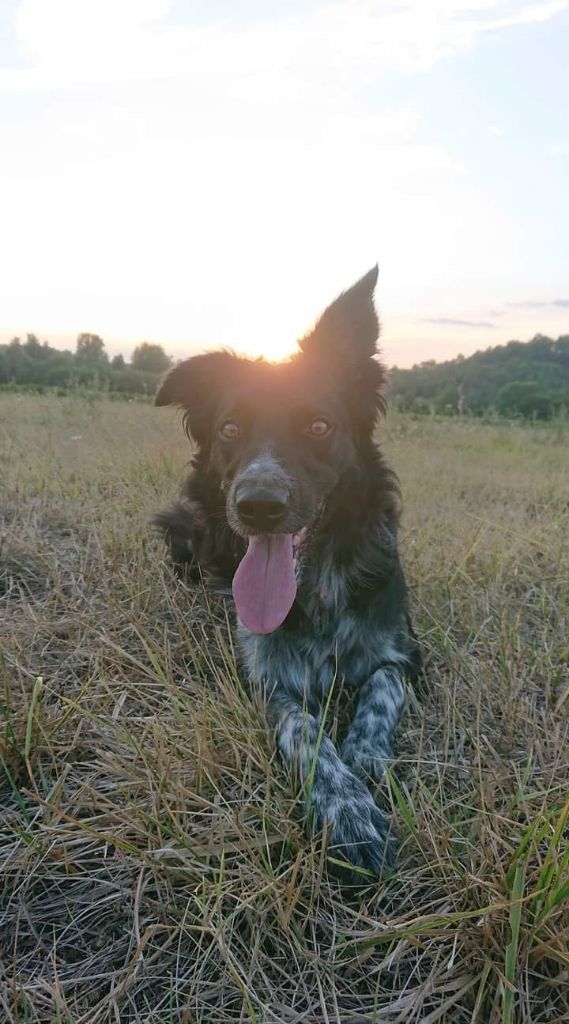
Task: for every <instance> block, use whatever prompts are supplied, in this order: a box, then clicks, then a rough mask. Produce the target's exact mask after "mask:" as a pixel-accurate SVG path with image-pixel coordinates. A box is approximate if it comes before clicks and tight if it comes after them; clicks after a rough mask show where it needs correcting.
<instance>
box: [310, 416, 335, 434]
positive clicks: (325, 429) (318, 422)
mask: <svg viewBox="0 0 569 1024" xmlns="http://www.w3.org/2000/svg"><path fill="white" fill-rule="evenodd" d="M331 429H332V427H331V425H330V423H328V420H325V419H323V418H322V416H317V417H316V419H315V420H312V423H311V424H310V426H309V427H308V429H307V431H306V433H307V434H310V436H311V437H326V434H329V433H330V431H331Z"/></svg>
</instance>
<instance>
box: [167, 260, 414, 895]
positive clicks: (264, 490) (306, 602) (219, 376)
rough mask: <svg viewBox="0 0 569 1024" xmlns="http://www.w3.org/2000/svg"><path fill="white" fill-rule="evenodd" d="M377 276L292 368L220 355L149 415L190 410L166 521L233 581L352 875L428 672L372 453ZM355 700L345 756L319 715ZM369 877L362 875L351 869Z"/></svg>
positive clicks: (371, 839) (210, 575)
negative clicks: (409, 697)
mask: <svg viewBox="0 0 569 1024" xmlns="http://www.w3.org/2000/svg"><path fill="white" fill-rule="evenodd" d="M376 281H377V267H375V268H374V269H372V270H371V271H370V272H369V273H368V274H366V275H365V277H363V278H362V279H361V280H360V281H358V282H357V284H355V285H354V286H353V287H352V288H350V289H349V290H348V291H346V292H344V293H343V294H341V295H340V296H339V297H338V298H337V299H336V300H335V301H334V302H333V303H332V305H330V306H329V307H328V308H327V309H326V310H325V312H324V313H323V315H322V316H321V317H320V319H319V320H318V322H317V323H316V326H315V327H314V328H313V330H311V331H310V332H309V333H308V334H307V335H306V336H305V337H304V338H303V339H302V340H301V341H300V342H299V346H300V351H299V353H298V354H297V355H295V356H294V357H293V358H291V359H290V360H289V361H288V362H284V363H279V364H272V363H268V362H265V361H264V360H252V359H244V358H239V357H237V356H235V355H233V354H232V353H230V352H226V351H216V352H211V353H208V354H205V355H198V356H194V357H193V358H191V359H187V360H186V361H184V362H182V363H179V364H178V365H177V366H175V367H174V368H173V369H172V370H170V372H169V373H168V374H167V375H166V377H165V379H164V380H163V382H162V384H161V386H160V388H159V391H158V394H157V396H156V404H157V405H177V406H181V407H182V408H183V409H184V410H185V415H184V424H185V428H186V431H187V433H188V434H189V435H190V436H191V437H192V438H193V439H194V441H195V442H196V445H197V451H196V454H195V456H194V459H193V463H192V465H193V471H192V473H191V475H190V477H189V479H188V480H187V482H186V484H185V488H184V491H183V495H182V497H181V499H180V501H179V502H178V503H177V504H176V505H175V506H174V508H172V509H170V510H167V511H165V512H163V513H161V514H159V515H158V516H157V518H156V522H157V524H158V525H159V527H160V528H161V529H162V530H163V532H164V535H165V538H166V540H167V542H168V544H169V547H170V552H171V555H172V558H173V560H174V561H175V562H176V563H189V564H190V567H191V568H193V570H194V571H195V572H196V573H197V574H198V575H202V576H205V577H206V578H207V579H209V580H210V581H212V582H213V583H214V584H217V585H221V586H223V585H225V586H226V587H227V586H228V585H230V584H232V589H233V597H234V601H235V607H236V611H237V616H238V619H239V639H240V648H241V653H242V657H243V661H244V664H245V668H246V671H247V673H248V674H249V676H250V677H251V678H252V679H254V680H255V681H256V683H257V684H260V685H261V687H262V690H263V693H264V697H265V700H266V707H267V718H268V721H269V723H270V724H271V725H272V726H273V727H274V728H275V731H276V735H277V740H278V745H279V748H280V751H281V753H282V755H283V756H284V758H286V760H287V761H288V762H291V763H292V764H293V765H294V766H295V768H296V770H297V772H298V775H299V779H300V783H301V786H302V795H303V799H304V802H305V806H306V808H307V810H308V811H309V815H310V817H311V819H312V823H313V826H314V827H316V828H323V827H325V826H326V827H327V828H328V830H329V832H328V840H329V849H328V852H329V856H330V857H331V858H332V861H333V862H335V863H336V864H338V863H341V862H344V863H345V862H349V863H350V865H352V868H355V869H356V873H358V874H360V875H361V874H364V875H365V874H367V872H371V873H373V874H374V875H377V874H379V873H380V872H381V871H382V869H383V868H384V866H386V865H388V864H390V863H391V861H392V859H393V846H394V841H393V838H392V837H391V834H390V825H389V820H388V818H386V816H385V815H384V814H383V813H382V812H381V811H380V810H379V808H378V807H377V806H376V804H375V802H374V799H373V797H372V795H371V792H370V790H369V789H368V786H367V785H366V783H367V782H369V781H370V780H371V782H374V781H377V780H380V779H381V777H382V775H383V772H384V769H385V765H386V763H387V762H388V761H389V759H390V758H391V757H392V736H393V731H394V729H395V726H396V724H397V720H398V718H399V716H400V714H401V710H402V707H403V703H404V695H405V677H406V676H408V677H410V676H411V677H412V676H414V675H415V674H416V673H417V671H418V670H419V662H420V659H419V652H418V647H417V643H416V640H415V637H414V634H413V630H412V627H411V623H410V619H409V613H408V609H407V597H406V587H405V580H404V577H403V572H402V570H401V565H400V561H399V555H398V551H397V525H398V518H399V491H398V485H397V479H396V477H395V476H394V474H393V473H392V472H391V470H390V469H388V468H387V466H386V464H385V462H384V459H383V456H382V454H381V452H380V450H379V449H378V447H377V445H376V443H375V441H374V429H375V426H376V421H377V419H378V415H379V414H380V413H384V411H385V401H384V397H383V395H384V385H385V370H384V368H383V366H382V365H381V363H380V362H378V361H377V359H375V358H374V356H375V355H376V341H377V337H378V334H379V324H378V319H377V315H376V312H375V307H374V302H373V292H374V288H375V284H376ZM337 680H341V681H345V683H346V685H347V686H349V687H353V688H354V689H355V691H356V700H357V704H356V710H355V714H354V717H353V720H352V722H351V724H350V726H349V728H348V730H347V734H346V736H345V738H344V740H343V743H342V745H341V748H340V751H338V750H337V749H336V748H335V746H334V744H333V743H332V741H331V740H330V738H329V736H328V735H327V733H326V731H325V729H324V724H325V723H323V721H322V714H323V707H324V705H325V704H326V701H327V698H328V696H329V695H330V691H331V688H332V686H333V685H334V683H335V682H336V681H337ZM358 869H359V870H358Z"/></svg>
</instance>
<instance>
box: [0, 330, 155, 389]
mask: <svg viewBox="0 0 569 1024" xmlns="http://www.w3.org/2000/svg"><path fill="white" fill-rule="evenodd" d="M171 363H172V360H171V359H170V357H169V356H167V355H166V353H165V351H164V349H163V348H162V346H161V345H156V344H152V343H150V342H147V341H143V342H142V343H141V344H140V345H137V346H136V348H135V350H134V352H133V353H132V357H131V360H130V362H129V363H127V362H126V361H125V359H124V356H122V355H117V356H114V357H113V358H112V359H109V356H108V354H107V352H106V350H105V343H104V341H103V339H102V338H100V337H99V335H98V334H80V335H79V336H78V338H77V342H76V346H75V351H74V352H70V351H68V350H65V351H62V350H61V349H58V348H53V346H51V345H50V344H49V343H48V342H47V341H44V342H40V341H39V339H38V338H37V337H36V335H35V334H27V335H26V339H25V341H22V340H21V338H13V339H12V341H10V342H9V344H7V345H0V385H4V387H6V386H17V387H18V386H19V387H23V388H29V389H33V390H42V389H44V388H58V389H60V390H62V391H70V390H73V389H75V388H78V387H82V388H93V389H96V390H101V391H102V390H105V391H110V392H118V393H122V394H126V395H151V394H153V393H154V391H155V389H156V385H157V383H158V381H159V379H160V377H161V375H162V374H163V373H164V372H165V370H167V369H168V367H169V366H170V365H171Z"/></svg>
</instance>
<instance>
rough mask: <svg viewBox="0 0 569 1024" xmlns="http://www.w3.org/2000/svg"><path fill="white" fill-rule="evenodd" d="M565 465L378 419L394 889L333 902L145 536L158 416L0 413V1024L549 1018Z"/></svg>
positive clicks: (174, 447)
mask: <svg viewBox="0 0 569 1024" xmlns="http://www.w3.org/2000/svg"><path fill="white" fill-rule="evenodd" d="M568 443H569V435H568V434H567V433H566V432H564V430H563V429H562V428H561V427H557V428H552V427H544V428H539V429H538V428H535V429H533V428H522V427H513V426H507V425H500V426H485V425H482V424H473V423H463V424H460V423H435V422H431V421H413V420H408V419H401V418H399V419H397V418H394V419H393V420H392V421H391V425H390V426H389V428H388V435H387V441H386V444H387V448H388V451H389V453H390V455H391V457H392V461H393V462H394V464H395V465H396V467H397V469H398V470H399V472H400V475H401V478H402V482H403V486H404V493H405V497H406V509H407V511H406V517H405V524H404V526H405V529H404V537H403V544H404V556H405V562H406V566H407V571H408V575H409V578H410V580H411V581H412V582H413V584H414V594H413V602H414V607H415V615H416V620H417V624H418V627H419V632H420V635H421V639H422V642H423V645H424V648H425V650H426V651H427V653H428V661H429V668H428V688H427V690H426V692H425V693H421V694H419V695H418V696H416V697H412V698H411V701H410V707H409V710H408V712H407V715H406V718H405V722H404V727H403V729H402V730H401V732H400V738H399V754H400V757H399V760H398V762H397V764H396V766H395V771H394V773H393V778H392V781H391V785H390V791H389V793H390V797H391V800H392V803H393V807H394V815H395V817H396V819H397V821H398V827H399V832H400V835H401V838H402V846H401V854H400V862H399V869H398V871H397V873H396V874H395V876H394V877H393V878H391V879H389V880H388V881H386V882H384V883H382V884H380V885H376V886H372V887H370V888H369V889H368V890H366V891H364V892H363V893H360V895H359V896H358V897H355V896H352V897H351V898H348V897H347V896H346V895H345V894H342V892H341V891H340V889H339V888H337V887H336V885H335V884H334V883H333V882H329V881H327V880H326V877H325V875H324V873H323V871H322V851H321V847H320V844H319V842H318V841H317V840H316V841H314V842H310V841H309V840H307V839H306V837H305V836H304V834H303V832H302V827H301V822H300V820H299V815H298V808H297V806H296V804H295V801H294V799H293V797H292V795H291V791H290V788H289V781H288V779H287V777H286V774H285V771H284V769H283V767H282V766H281V764H280V763H279V761H278V759H277V758H276V757H275V755H274V752H273V748H272V745H271V741H270V738H269V737H268V735H267V734H266V732H265V729H264V727H263V721H262V714H261V711H260V709H259V708H257V707H255V705H254V703H253V702H251V701H250V700H249V698H248V697H247V695H246V694H245V693H244V691H243V689H242V686H241V683H240V681H239V677H238V675H237V672H236V669H235V663H234V655H233V649H232V646H231V640H230V638H229V635H228V632H227V629H226V621H225V613H224V610H223V608H222V607H221V606H220V605H219V603H214V602H213V601H212V600H211V599H210V600H209V601H208V599H207V598H206V597H204V595H203V594H202V593H201V592H199V591H196V590H190V589H188V588H187V586H185V585H184V584H183V583H181V582H176V581H175V580H174V579H173V576H172V574H171V572H170V569H169V567H168V566H167V565H166V564H165V562H164V559H163V553H162V550H161V547H160V545H159V543H158V542H157V540H156V539H155V538H154V537H153V536H152V535H151V533H150V532H149V530H148V528H147V525H146V523H147V517H148V515H149V514H150V513H151V512H152V511H153V510H154V509H155V508H156V507H157V506H160V505H161V504H162V503H163V502H164V501H165V500H167V499H169V498H170V496H171V495H173V494H174V492H175V491H176V489H177V486H178V483H179V481H180V477H181V473H182V470H183V466H184V462H185V459H186V457H187V451H186V449H185V446H184V442H183V439H182V437H181V432H179V431H178V430H177V429H176V425H175V422H174V418H173V417H172V416H170V415H169V414H168V413H165V412H163V411H155V410H153V409H152V408H151V407H149V406H146V405H142V404H132V405H128V404H122V403H108V402H105V401H102V400H101V401H94V402H92V403H90V404H89V403H83V402H81V401H79V400H78V399H71V398H69V399H56V398H51V397H50V398H48V397H43V398H33V397H27V396H26V397H21V396H11V395H6V396H3V397H1V398H0V485H1V494H2V508H1V515H2V522H1V523H0V527H1V540H2V549H1V559H0V569H1V572H0V585H1V587H2V591H0V593H1V595H2V622H1V624H0V632H1V634H2V662H1V669H0V670H1V673H2V677H3V693H4V696H3V698H2V700H3V704H4V707H3V714H4V723H3V726H2V731H1V736H0V753H1V755H2V761H3V765H4V781H3V784H2V813H3V828H2V839H1V842H2V849H1V868H2V876H3V879H2V889H1V913H2V943H3V951H2V952H3V955H2V959H1V966H0V1007H1V1009H0V1019H2V1020H3V1021H6V1022H7V1024H15V1022H34V1024H35V1022H40V1021H41V1022H47V1021H50V1022H51V1021H58V1022H62V1024H66V1022H74V1024H79V1022H83V1024H102V1022H107V1021H108V1022H119V1021H120V1022H128V1021H133V1022H134V1021H136V1022H147V1024H160V1022H164V1024H166V1022H173V1021H175V1022H180V1024H183V1022H185V1024H190V1022H208V1021H210V1022H215V1024H224V1022H227V1021H248V1022H249V1021H250V1022H256V1024H272V1022H275V1024H276V1022H279V1024H280V1022H290V1024H293V1022H299V1024H300V1022H303V1024H316V1022H318V1024H320V1022H322V1024H334V1022H336V1024H337V1022H341V1024H357V1022H359V1024H363V1022H370V1024H371V1022H374V1021H375V1022H382V1021H387V1022H389V1024H396V1022H402V1021H405V1022H422V1024H435V1022H438V1021H441V1022H444V1021H450V1022H453V1024H469V1022H476V1021H478V1022H483V1024H492V1022H494V1021H495V1022H502V1024H514V1022H516V1024H521V1022H530V1021H531V1022H532V1024H541V1022H543V1024H545V1022H549V1024H551V1022H554V1021H562V1020H563V1021H566V1020H568V1019H569V1018H568V1014H569V984H568V978H569V956H568V954H567V936H568V927H569V915H568V912H567V898H568V856H569V855H568V852H567V845H566V839H567V813H568V804H567V789H568V787H567V778H568V774H567V717H566V712H567V710H568V709H569V699H568V690H567V662H568V658H569V651H568V648H567V643H568V639H567V637H568V629H567V625H568V622H567V619H568V608H569V594H568V591H569V587H568V586H567V583H568V576H569V572H568V569H569V566H568V559H569V551H568V545H567V538H568V525H569V491H568V484H567V448H568Z"/></svg>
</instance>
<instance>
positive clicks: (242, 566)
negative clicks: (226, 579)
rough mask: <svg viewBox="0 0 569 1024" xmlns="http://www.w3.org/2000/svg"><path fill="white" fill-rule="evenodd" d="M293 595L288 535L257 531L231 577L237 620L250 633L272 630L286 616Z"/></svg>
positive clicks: (294, 593)
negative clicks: (259, 532) (239, 620)
mask: <svg viewBox="0 0 569 1024" xmlns="http://www.w3.org/2000/svg"><path fill="white" fill-rule="evenodd" d="M295 595H296V578H295V575H294V563H293V551H292V534H291V533H276V534H267V533H265V534H258V535H257V536H256V537H250V538H249V547H248V549H247V553H246V555H245V556H244V558H242V560H241V562H240V563H239V566H238V568H237V572H236V573H235V576H234V577H233V597H234V598H235V605H236V607H237V614H238V615H239V618H240V619H241V622H242V623H243V625H244V626H246V628H247V629H250V630H251V632H252V633H272V632H273V630H274V629H277V628H278V627H279V626H280V625H281V624H282V623H283V622H284V620H285V619H286V617H287V615H288V613H289V611H290V609H291V608H292V603H293V601H294V598H295Z"/></svg>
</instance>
